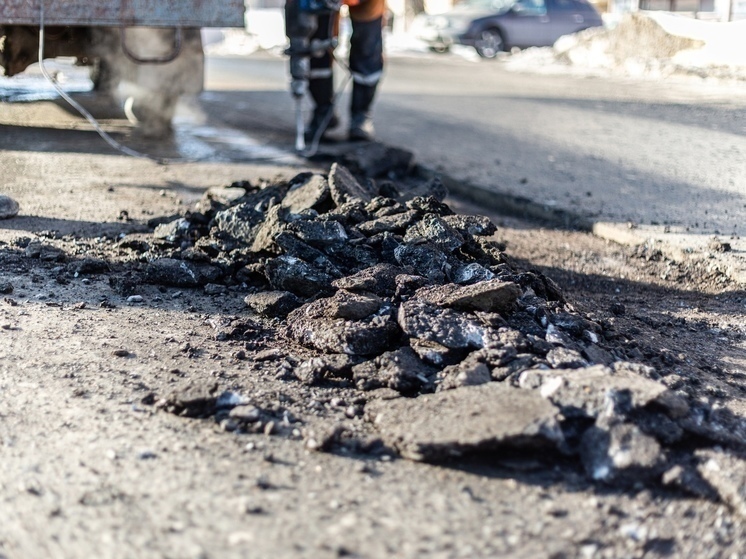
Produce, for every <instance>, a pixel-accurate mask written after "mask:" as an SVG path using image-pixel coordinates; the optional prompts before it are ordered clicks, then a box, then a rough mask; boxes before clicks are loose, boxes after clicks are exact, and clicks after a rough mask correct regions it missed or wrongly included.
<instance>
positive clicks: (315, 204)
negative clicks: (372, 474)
mask: <svg viewBox="0 0 746 559" xmlns="http://www.w3.org/2000/svg"><path fill="white" fill-rule="evenodd" d="M445 196H446V192H445V189H444V188H443V187H442V185H441V184H440V182H439V181H438V180H437V179H433V180H430V181H420V182H418V183H416V184H411V183H407V184H406V185H405V184H404V183H397V182H396V181H394V180H379V181H374V180H370V179H365V178H360V177H356V176H355V175H353V174H352V173H351V172H350V171H349V170H348V169H347V168H345V167H343V166H341V165H338V164H335V165H333V166H332V168H331V171H330V172H329V173H328V175H324V174H314V173H301V174H299V175H297V176H296V177H295V178H293V179H292V180H290V181H280V182H268V183H263V184H257V185H255V184H250V183H249V182H240V183H234V184H233V185H231V186H229V187H225V188H218V189H213V190H211V191H209V192H208V193H207V194H206V195H205V197H204V198H203V199H202V201H201V202H200V203H199V204H198V205H197V206H196V207H195V208H194V209H193V210H192V211H188V212H186V213H185V214H184V215H182V216H178V217H176V218H171V219H163V220H160V221H161V223H159V224H158V225H157V226H156V227H155V228H154V230H153V231H152V233H148V234H133V235H127V236H125V237H124V238H122V239H119V240H117V243H116V245H117V247H118V249H120V250H121V251H123V252H124V253H126V254H127V257H126V258H125V259H124V261H123V262H120V263H119V264H116V265H115V264H112V263H108V262H105V261H101V260H96V259H92V258H84V259H79V260H72V259H71V260H70V261H69V263H68V265H67V272H68V273H69V274H71V275H74V276H76V277H78V276H80V275H86V274H95V273H100V272H102V271H104V270H106V271H108V272H112V271H114V273H112V274H111V280H110V281H111V285H112V287H113V288H114V289H115V290H117V291H118V292H119V293H120V294H122V295H124V296H128V295H131V294H133V293H135V291H136V288H137V286H138V285H140V284H141V283H143V282H145V283H150V284H155V285H162V286H176V287H179V288H184V289H186V288H192V289H202V290H204V291H205V292H206V293H208V294H221V293H227V292H237V293H241V294H242V296H244V300H245V304H246V308H245V311H244V312H243V313H242V314H241V315H239V316H230V317H222V318H220V319H214V320H212V324H213V327H214V328H215V331H216V333H215V335H216V337H217V339H218V340H225V341H231V342H233V343H235V342H240V344H241V350H240V351H238V352H236V353H235V354H234V357H235V358H236V359H240V360H243V361H245V363H246V368H245V371H246V374H247V375H256V376H259V377H261V376H262V375H271V376H272V377H273V378H278V379H281V380H283V381H286V382H288V383H295V384H299V385H302V386H312V387H322V388H324V389H325V390H326V391H327V393H328V394H330V395H331V396H330V398H331V399H332V400H335V399H336V401H337V402H339V403H342V405H344V406H345V413H344V415H345V421H339V420H338V419H337V418H334V419H333V420H332V421H331V422H328V424H327V425H326V426H325V428H323V429H321V430H319V429H317V428H314V429H311V428H306V427H305V425H306V418H304V417H303V414H302V413H299V412H298V411H297V409H295V410H291V409H289V407H288V408H286V409H282V408H277V407H272V408H270V407H267V406H264V405H263V404H262V401H261V399H260V398H254V397H253V396H252V394H242V393H240V392H237V391H232V390H229V389H227V388H226V387H222V389H221V387H220V386H219V383H217V382H203V383H194V382H192V383H189V384H185V385H182V386H179V387H178V388H176V389H175V390H173V391H172V392H170V393H163V394H149V395H148V396H147V397H146V398H145V399H144V400H143V403H145V404H147V405H152V406H155V407H157V408H158V409H163V410H165V411H168V412H172V413H176V414H179V415H182V416H185V417H194V418H201V419H203V420H204V419H207V418H213V419H214V420H215V421H217V422H218V423H219V424H220V426H221V427H222V428H223V429H225V430H226V431H231V432H234V433H239V434H240V433H242V432H245V433H257V432H264V433H266V434H268V435H275V436H287V437H291V438H298V439H303V440H304V443H305V444H306V446H307V447H308V448H309V449H313V450H319V451H332V452H345V453H347V454H350V453H353V454H356V455H363V456H364V455H368V454H371V455H379V456H380V455H381V454H388V455H394V454H395V455H399V456H402V457H404V458H408V459H413V460H421V461H427V462H435V463H438V462H448V463H453V462H454V461H456V462H457V461H459V460H461V459H466V458H471V457H474V456H476V457H479V458H480V459H484V460H497V461H499V460H500V459H502V458H509V457H516V456H517V457H530V459H531V460H538V461H539V462H540V463H541V464H542V465H543V466H542V467H546V468H552V467H554V466H555V465H556V464H557V463H562V464H565V465H567V464H570V465H571V467H573V466H572V465H575V467H577V468H578V469H579V470H582V471H583V472H585V475H587V477H588V479H589V480H592V481H593V482H594V483H602V484H609V485H614V486H620V487H628V486H640V485H641V484H642V485H646V484H652V485H655V484H661V483H662V484H665V485H667V486H669V487H672V488H675V489H677V490H681V491H685V492H688V493H691V494H695V495H698V496H703V497H706V498H713V499H717V498H721V499H723V500H725V501H727V502H729V503H730V504H731V505H732V506H734V507H735V508H736V509H737V510H739V511H740V512H742V513H746V498H745V497H744V495H743V493H742V489H740V488H739V485H738V483H737V482H736V481H734V480H733V479H732V478H731V474H732V472H733V471H737V470H743V469H744V466H743V462H742V461H741V458H740V456H741V453H742V452H743V450H744V448H745V447H746V425H745V424H744V423H743V422H742V421H741V420H740V419H739V418H737V417H735V416H733V415H732V414H730V413H729V412H728V411H727V410H726V409H724V408H716V407H714V406H711V405H709V404H707V403H703V402H701V401H694V400H692V399H691V398H689V397H688V396H687V395H686V394H685V393H679V392H676V391H674V390H672V389H670V388H669V387H667V386H666V385H665V384H664V383H662V382H660V381H659V380H660V378H661V376H662V372H661V371H656V370H655V369H653V368H651V367H649V366H644V365H641V364H638V363H634V362H632V361H631V360H630V359H631V357H634V356H631V355H629V354H628V350H627V349H626V348H625V347H623V346H622V345H620V344H618V343H616V342H615V338H616V336H615V335H614V332H613V325H611V324H608V323H604V322H603V321H601V322H597V321H594V320H592V319H591V318H589V317H588V316H584V315H582V314H581V313H579V312H577V311H576V310H575V309H574V308H573V306H572V304H571V303H570V302H568V301H566V300H565V298H564V296H563V294H562V293H561V290H560V289H559V288H558V286H557V285H556V284H555V283H554V282H553V281H552V280H551V279H550V278H547V277H545V276H544V275H542V274H541V273H539V272H536V271H531V270H526V269H522V268H520V267H519V266H518V265H516V263H514V262H513V261H512V260H511V258H510V257H509V255H508V254H506V252H505V250H504V247H503V246H501V245H500V244H499V243H498V242H496V241H495V240H494V233H495V231H496V227H495V225H494V224H493V223H492V222H491V221H490V220H489V219H487V218H485V217H479V216H472V215H460V214H456V213H454V212H453V211H452V210H451V209H450V207H449V206H448V205H447V204H445V203H444V202H443V200H444V199H445ZM24 248H25V254H26V256H27V257H29V258H42V259H46V260H50V259H53V260H58V261H59V260H65V259H67V257H66V256H65V255H64V254H60V253H59V251H58V250H57V249H55V248H53V247H51V246H48V245H45V244H44V243H42V242H40V241H33V242H29V243H26V245H25V247H24ZM619 312H623V309H619ZM188 349H189V348H187V350H188ZM335 394H336V395H338V397H335V396H334V395H335ZM726 463H727V466H726V465H725V464H726Z"/></svg>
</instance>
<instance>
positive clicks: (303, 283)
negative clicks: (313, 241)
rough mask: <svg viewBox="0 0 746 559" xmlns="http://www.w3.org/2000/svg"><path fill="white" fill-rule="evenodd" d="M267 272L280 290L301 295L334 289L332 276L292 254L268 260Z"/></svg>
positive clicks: (270, 279)
mask: <svg viewBox="0 0 746 559" xmlns="http://www.w3.org/2000/svg"><path fill="white" fill-rule="evenodd" d="M264 271H265V274H266V275H267V280H268V281H269V283H270V285H271V286H272V287H273V288H274V289H276V290H279V291H290V292H292V293H295V294H296V295H298V296H300V297H313V296H315V295H319V294H323V293H329V292H331V291H332V288H331V283H332V281H333V280H334V278H333V277H332V276H330V275H329V274H328V273H326V272H324V271H323V270H319V269H318V268H316V267H315V266H312V265H311V264H309V263H308V262H304V261H303V260H301V259H300V258H295V257H292V256H285V255H283V256H278V257H277V258H272V259H270V260H268V261H267V263H266V265H265V270H264Z"/></svg>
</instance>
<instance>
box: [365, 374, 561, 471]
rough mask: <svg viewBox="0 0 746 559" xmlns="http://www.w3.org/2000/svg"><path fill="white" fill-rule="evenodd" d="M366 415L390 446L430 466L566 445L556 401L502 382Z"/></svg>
mask: <svg viewBox="0 0 746 559" xmlns="http://www.w3.org/2000/svg"><path fill="white" fill-rule="evenodd" d="M467 410H468V411H467ZM366 413H367V415H368V418H369V419H370V420H371V421H373V423H374V425H375V426H376V427H377V428H378V430H379V431H380V432H381V435H382V437H383V440H384V442H385V443H386V444H387V445H390V446H393V447H394V448H396V449H397V450H398V451H399V452H400V453H401V455H402V456H404V457H405V458H409V459H412V460H420V461H425V462H438V461H442V460H446V459H448V458H453V457H458V456H461V455H463V454H466V453H471V452H494V453H495V455H496V456H499V454H500V453H501V452H503V451H505V450H508V449H533V450H559V449H560V448H561V447H562V445H563V442H564V438H563V436H562V431H561V430H560V427H559V423H558V411H557V409H556V408H555V407H554V406H553V405H552V404H551V403H549V402H548V401H547V400H545V399H543V398H542V397H541V396H540V395H539V394H537V393H536V392H534V391H531V390H522V389H520V388H513V387H511V386H509V385H505V384H499V383H488V384H483V385H481V386H470V387H465V388H459V389H457V390H448V391H445V392H439V393H437V394H427V395H425V396H420V397H419V398H416V399H409V398H401V399H397V400H389V401H380V400H378V401H374V402H371V403H369V404H368V406H367V407H366Z"/></svg>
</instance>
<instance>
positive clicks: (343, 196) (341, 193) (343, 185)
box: [329, 163, 378, 206]
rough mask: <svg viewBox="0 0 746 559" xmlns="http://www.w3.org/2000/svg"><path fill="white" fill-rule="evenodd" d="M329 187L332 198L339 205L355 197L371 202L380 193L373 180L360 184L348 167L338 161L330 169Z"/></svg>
mask: <svg viewBox="0 0 746 559" xmlns="http://www.w3.org/2000/svg"><path fill="white" fill-rule="evenodd" d="M329 188H330V189H331V195H332V199H333V200H334V203H335V204H337V205H338V206H342V205H344V204H345V203H347V202H351V201H353V200H355V199H358V200H362V201H363V202H370V201H371V200H372V199H373V198H374V197H375V196H377V195H378V192H377V190H376V189H375V187H374V185H373V183H372V182H371V181H366V184H365V185H363V184H360V183H359V182H358V180H357V179H356V178H355V176H354V175H353V174H352V173H351V172H350V171H348V170H347V168H346V167H342V166H341V165H339V164H338V163H334V164H333V165H332V168H331V170H330V171H329Z"/></svg>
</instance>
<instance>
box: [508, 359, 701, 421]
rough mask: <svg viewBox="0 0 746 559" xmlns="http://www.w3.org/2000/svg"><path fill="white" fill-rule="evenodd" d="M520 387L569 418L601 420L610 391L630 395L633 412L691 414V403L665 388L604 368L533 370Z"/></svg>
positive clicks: (644, 379) (522, 380)
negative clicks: (534, 391)
mask: <svg viewBox="0 0 746 559" xmlns="http://www.w3.org/2000/svg"><path fill="white" fill-rule="evenodd" d="M518 384H519V385H520V386H521V387H522V388H534V389H538V390H539V391H540V392H541V394H542V395H543V396H544V397H545V398H548V399H550V400H551V401H552V402H553V403H555V404H556V405H557V406H559V407H560V409H561V410H562V413H563V414H564V415H565V416H567V417H573V416H574V417H579V416H580V417H591V418H596V417H598V416H599V415H600V414H601V413H602V412H603V411H604V409H605V408H606V406H608V400H607V399H608V394H609V392H610V391H615V392H617V393H619V392H625V393H627V394H628V395H629V407H630V410H629V411H631V410H633V409H641V408H644V407H646V406H649V405H656V406H659V407H660V408H661V409H662V410H664V411H665V412H666V413H668V414H669V415H670V416H671V417H673V418H679V417H683V416H685V415H686V414H687V413H688V411H689V407H688V404H687V402H686V401H685V400H684V399H683V398H681V397H680V396H678V395H677V394H674V393H673V392H672V391H671V390H669V389H668V388H667V387H666V386H665V385H663V384H661V383H659V382H656V381H653V380H649V379H646V378H644V377H641V376H639V375H636V374H634V373H632V372H630V371H626V370H623V369H620V370H618V371H613V370H612V369H610V368H609V367H605V366H603V365H595V366H593V367H585V368H582V369H555V370H550V369H543V370H538V369H530V370H527V371H525V372H523V373H522V374H521V375H520V377H519V379H518Z"/></svg>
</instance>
